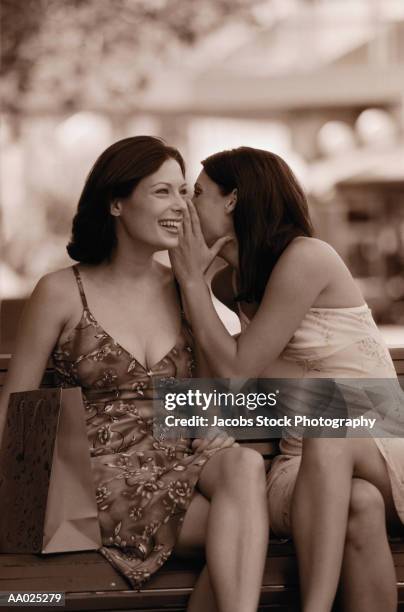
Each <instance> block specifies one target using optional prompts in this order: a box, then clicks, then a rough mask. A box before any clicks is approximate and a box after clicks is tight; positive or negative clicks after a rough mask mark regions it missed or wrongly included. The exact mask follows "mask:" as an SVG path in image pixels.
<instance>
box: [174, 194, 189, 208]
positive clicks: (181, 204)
mask: <svg viewBox="0 0 404 612" xmlns="http://www.w3.org/2000/svg"><path fill="white" fill-rule="evenodd" d="M186 207H187V203H186V201H185V198H184V196H182V195H178V196H177V197H176V198H175V201H174V203H173V208H174V210H175V211H176V212H183V211H184V210H185V209H186Z"/></svg>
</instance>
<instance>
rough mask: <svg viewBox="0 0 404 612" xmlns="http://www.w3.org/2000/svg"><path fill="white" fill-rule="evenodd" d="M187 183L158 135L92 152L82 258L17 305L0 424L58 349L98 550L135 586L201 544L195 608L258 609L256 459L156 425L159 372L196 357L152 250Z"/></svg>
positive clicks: (260, 511) (165, 233)
mask: <svg viewBox="0 0 404 612" xmlns="http://www.w3.org/2000/svg"><path fill="white" fill-rule="evenodd" d="M186 193H187V187H186V183H185V168H184V162H183V159H182V157H181V155H180V154H179V152H178V151H177V150H176V149H174V148H172V147H169V146H167V145H166V144H165V143H164V142H163V141H162V140H160V139H158V138H153V137H149V136H138V137H133V138H126V139H124V140H121V141H119V142H117V143H115V144H113V145H112V146H111V147H109V148H108V149H107V150H106V151H104V152H103V153H102V155H101V156H100V157H99V158H98V160H97V161H96V163H95V165H94V167H93V168H92V170H91V172H90V174H89V176H88V178H87V181H86V183H85V186H84V189H83V192H82V194H81V197H80V201H79V205H78V210H77V214H76V216H75V218H74V221H73V231H72V239H71V242H70V244H69V245H68V252H69V254H70V256H71V257H72V259H74V260H76V261H77V262H79V263H78V264H76V265H75V266H73V268H66V269H63V270H58V271H56V272H53V273H51V274H48V275H46V276H45V277H43V278H42V279H41V280H40V281H39V283H38V284H37V286H36V288H35V290H34V292H33V294H32V296H31V298H30V300H29V302H28V304H27V307H26V309H25V312H24V314H23V317H22V321H21V324H20V331H19V335H18V340H17V345H16V350H15V353H14V355H13V359H12V362H11V365H10V369H9V373H8V377H7V381H6V383H5V387H4V391H3V398H2V409H1V411H0V415H1V421H2V422H0V433H1V430H2V427H1V426H2V425H3V424H4V418H5V414H6V406H7V399H8V395H9V393H10V392H14V391H25V390H29V389H33V388H36V387H38V386H39V384H40V381H41V378H42V375H43V372H44V369H45V367H46V363H47V361H48V358H49V356H50V355H51V354H52V357H53V362H54V366H55V369H56V372H57V374H58V376H59V379H60V382H61V384H62V385H65V386H80V387H81V388H82V392H83V399H84V406H85V418H86V425H87V434H88V441H89V448H90V455H91V466H92V471H93V476H94V487H95V494H96V499H97V503H98V509H99V520H100V526H101V533H102V540H103V546H102V548H101V553H102V554H103V555H104V556H105V557H106V558H107V559H108V560H109V561H110V562H111V563H112V564H113V566H114V567H116V568H117V569H118V570H119V571H120V572H122V573H123V575H124V576H125V577H126V578H127V580H128V581H129V583H130V584H131V585H132V586H133V587H134V588H139V587H140V586H141V585H142V583H143V582H144V581H145V580H147V579H148V578H149V577H151V576H152V575H153V574H154V573H155V572H156V571H157V570H158V569H159V568H160V567H161V566H162V565H163V563H164V562H165V561H166V560H167V559H168V557H169V556H170V554H171V553H172V551H173V550H174V548H175V549H176V552H177V553H178V554H188V553H192V552H193V551H194V550H195V549H199V548H205V552H206V567H205V569H204V570H203V571H202V574H201V576H200V578H199V580H198V582H197V584H196V586H195V588H194V591H193V594H192V596H191V598H190V602H189V607H188V609H189V610H191V611H193V612H197V611H199V610H207V609H209V610H212V611H214V610H219V611H221V612H236V611H239V612H249V611H251V612H253V611H255V610H256V608H257V605H258V599H259V592H260V584H261V579H262V573H263V566H264V561H265V556H266V549H267V534H268V519H267V508H266V501H265V473H264V465H263V461H262V458H261V457H260V455H258V453H255V452H254V451H251V450H249V449H242V448H240V447H238V446H237V445H234V440H233V439H231V438H226V437H223V436H221V437H220V436H218V437H216V438H215V439H213V440H211V441H206V440H205V441H195V443H194V445H193V446H191V443H190V441H189V440H185V439H180V440H178V441H176V442H173V441H171V442H170V441H167V440H162V439H156V438H155V437H154V435H153V414H154V412H153V397H154V394H153V380H155V379H156V378H158V379H162V378H163V379H164V378H170V377H180V378H187V377H190V376H191V375H192V374H193V372H194V365H195V364H194V359H193V355H194V346H193V339H192V336H191V334H190V330H189V327H188V324H187V321H186V320H185V317H184V314H183V312H182V310H181V306H180V301H179V295H178V292H177V286H176V284H175V282H174V278H173V275H172V272H171V269H169V268H167V267H165V266H163V265H161V264H160V263H158V261H157V260H156V259H155V258H154V257H153V256H154V254H155V253H156V252H157V251H161V250H164V249H170V248H173V247H176V246H177V245H178V238H179V234H180V232H181V226H182V222H183V215H184V211H185V210H186V204H185V202H184V197H185V196H186ZM222 245H223V241H218V242H217V243H216V244H215V246H214V248H213V249H212V252H211V255H212V256H214V255H215V253H217V252H218V250H219V249H220V248H221V246H222ZM197 357H198V355H197Z"/></svg>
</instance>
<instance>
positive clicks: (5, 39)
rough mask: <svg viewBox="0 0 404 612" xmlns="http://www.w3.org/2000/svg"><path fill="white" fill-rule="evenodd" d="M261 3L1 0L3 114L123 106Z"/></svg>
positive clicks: (246, 0) (252, 0) (245, 0)
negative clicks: (176, 60) (191, 49)
mask: <svg viewBox="0 0 404 612" xmlns="http://www.w3.org/2000/svg"><path fill="white" fill-rule="evenodd" d="M260 1H262V0H1V20H2V37H1V56H2V61H1V69H0V70H1V72H0V74H1V77H2V83H3V85H2V89H3V91H2V94H3V95H2V97H3V109H4V110H6V111H7V112H9V113H14V114H19V113H22V112H27V111H30V110H31V111H47V112H49V111H52V110H53V109H54V110H55V111H59V112H60V111H61V110H62V111H63V110H74V109H77V108H98V109H100V108H105V109H108V108H113V109H115V110H118V111H119V109H120V108H122V109H124V108H125V107H126V108H127V106H128V103H131V104H132V105H133V103H134V101H135V100H136V95H139V93H140V92H141V91H144V90H145V89H146V88H147V86H148V84H149V83H150V82H151V80H152V79H153V77H154V76H156V75H157V74H158V71H159V70H161V69H162V67H164V65H165V64H168V63H169V61H170V59H172V58H173V54H175V53H176V54H177V55H176V57H177V58H178V57H180V54H181V50H184V52H186V49H187V48H188V49H189V47H190V46H191V45H194V44H195V43H197V42H198V41H199V40H200V39H201V38H203V37H204V36H206V35H207V34H209V33H211V32H213V31H215V30H216V29H218V28H221V27H222V26H223V25H224V24H226V23H227V22H228V21H229V20H242V21H244V22H245V21H247V22H249V23H251V24H254V23H255V18H254V7H255V6H256V5H258V4H260Z"/></svg>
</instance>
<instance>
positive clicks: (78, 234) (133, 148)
mask: <svg viewBox="0 0 404 612" xmlns="http://www.w3.org/2000/svg"><path fill="white" fill-rule="evenodd" d="M170 158H172V159H175V161H177V162H178V164H179V166H180V168H181V171H182V174H183V176H184V177H185V164H184V160H183V158H182V156H181V154H180V153H179V151H177V149H174V148H173V147H169V146H168V145H166V143H165V142H164V140H162V139H161V138H155V137H154V136H133V137H131V138H124V139H123V140H119V141H118V142H115V143H114V144H113V145H111V146H110V147H108V149H106V150H105V151H104V152H103V153H102V154H101V155H100V157H99V158H98V159H97V161H96V162H95V164H94V166H93V167H92V169H91V171H90V174H89V175H88V177H87V180H86V182H85V185H84V188H83V191H82V194H81V196H80V199H79V203H78V208H77V213H76V215H75V217H74V219H73V228H72V237H71V240H70V242H69V244H68V245H67V252H68V253H69V255H70V257H71V258H72V259H75V260H76V261H79V262H81V263H89V264H97V263H101V262H102V261H104V260H105V259H108V258H109V257H110V256H111V253H112V251H113V249H114V247H115V246H116V233H115V223H114V218H113V216H112V215H111V213H110V204H111V202H113V200H115V199H117V198H126V197H128V196H130V195H131V193H132V192H133V190H134V189H135V187H136V186H137V184H138V183H139V182H140V181H141V180H142V179H143V178H145V177H146V176H149V175H150V174H153V173H154V172H157V170H158V169H159V168H160V166H161V165H162V164H163V163H164V162H165V161H166V160H168V159H170Z"/></svg>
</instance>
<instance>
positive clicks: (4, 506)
mask: <svg viewBox="0 0 404 612" xmlns="http://www.w3.org/2000/svg"><path fill="white" fill-rule="evenodd" d="M100 546H101V534H100V527H99V522H98V516H97V503H96V498H95V487H94V482H93V478H92V473H91V464H90V452H89V448H88V439H87V435H86V429H85V421H84V407H83V401H82V395H81V389H80V388H72V389H38V390H35V391H25V392H22V393H12V394H11V395H10V401H9V405H8V412H7V419H6V426H5V429H4V433H3V439H2V444H1V449H0V552H4V553H38V552H42V553H55V552H68V551H78V550H94V549H97V548H99V547H100Z"/></svg>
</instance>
